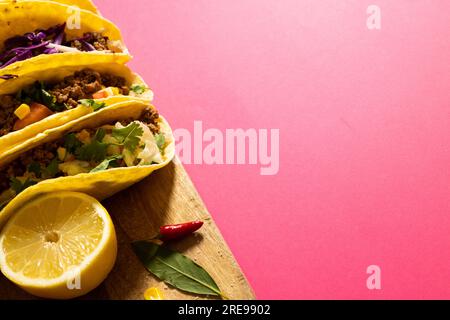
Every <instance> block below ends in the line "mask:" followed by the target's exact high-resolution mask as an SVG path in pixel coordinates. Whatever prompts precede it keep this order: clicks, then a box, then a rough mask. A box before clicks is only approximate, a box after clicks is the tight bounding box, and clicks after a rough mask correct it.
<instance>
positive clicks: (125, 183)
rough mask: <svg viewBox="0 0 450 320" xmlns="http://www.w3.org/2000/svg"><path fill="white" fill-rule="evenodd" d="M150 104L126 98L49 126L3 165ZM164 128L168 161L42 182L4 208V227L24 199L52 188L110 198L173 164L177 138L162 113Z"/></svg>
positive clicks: (129, 115) (2, 162)
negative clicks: (123, 100) (60, 139)
mask: <svg viewBox="0 0 450 320" xmlns="http://www.w3.org/2000/svg"><path fill="white" fill-rule="evenodd" d="M148 106H149V105H148V104H147V103H144V102H140V101H133V102H122V103H118V104H116V105H114V106H112V107H110V108H107V109H103V110H101V111H99V112H98V113H95V114H89V115H86V116H84V117H83V118H81V119H79V120H78V121H73V122H71V123H68V124H66V125H64V126H62V127H60V128H54V129H50V130H47V131H46V132H44V133H41V134H39V135H38V136H37V137H35V138H34V139H33V140H30V141H28V142H27V143H25V144H23V145H22V147H21V148H20V150H18V149H17V150H15V152H13V153H12V154H11V153H10V154H9V156H8V157H2V158H1V159H0V167H3V166H5V165H6V164H8V163H9V162H10V161H13V160H14V159H16V158H17V157H19V156H20V154H22V153H23V152H26V151H28V150H31V149H33V148H35V147H37V146H39V145H41V144H44V143H46V142H50V141H54V140H56V139H59V138H61V137H63V136H64V135H65V134H67V133H70V132H77V131H80V130H82V129H86V128H97V127H100V126H102V125H104V124H107V123H110V122H112V121H120V120H122V119H129V118H134V119H137V118H139V116H140V115H141V113H142V111H143V110H145V109H146V108H147V107H148ZM160 126H161V130H162V131H163V132H165V135H166V136H168V137H169V139H167V144H166V147H165V151H164V162H163V163H161V164H157V165H148V166H139V167H128V168H115V169H108V170H106V171H102V172H95V173H83V174H79V175H76V176H68V177H60V178H56V179H49V180H44V181H42V182H39V183H38V184H36V185H34V186H32V187H30V188H28V189H26V190H24V191H23V192H22V193H20V194H19V195H17V196H16V197H15V198H14V199H13V200H12V201H11V202H10V203H9V204H8V205H7V206H6V207H5V208H3V210H1V211H0V228H2V227H3V226H4V225H5V223H6V222H7V221H8V219H9V218H10V217H11V216H12V215H13V214H14V212H15V211H17V209H18V208H19V207H20V206H21V205H23V204H24V203H26V202H28V201H30V200H32V199H33V198H34V197H36V196H38V195H40V194H43V193H48V192H58V191H77V192H82V193H86V194H89V195H91V196H93V197H95V198H96V199H98V200H103V199H106V198H108V197H110V196H112V195H114V194H115V193H117V192H119V191H122V190H124V189H126V188H128V187H130V186H131V185H133V184H135V183H137V182H139V181H141V180H142V179H144V178H145V177H147V176H148V175H150V174H151V173H152V172H153V171H155V170H158V169H160V168H162V167H164V166H166V165H167V164H169V163H170V162H171V161H172V159H173V158H174V156H175V139H174V137H173V134H172V130H171V129H170V126H169V124H168V123H167V121H166V120H165V119H164V118H163V117H160Z"/></svg>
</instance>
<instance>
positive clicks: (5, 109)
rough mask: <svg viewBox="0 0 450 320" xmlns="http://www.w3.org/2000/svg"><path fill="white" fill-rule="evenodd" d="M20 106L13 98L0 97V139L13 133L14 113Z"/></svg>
mask: <svg viewBox="0 0 450 320" xmlns="http://www.w3.org/2000/svg"><path fill="white" fill-rule="evenodd" d="M19 106H20V102H19V101H17V100H16V99H15V97H14V96H10V95H6V96H0V137H1V136H4V135H6V134H8V133H10V132H11V131H13V127H14V123H15V121H16V118H15V117H14V111H15V110H16V109H17V107H19Z"/></svg>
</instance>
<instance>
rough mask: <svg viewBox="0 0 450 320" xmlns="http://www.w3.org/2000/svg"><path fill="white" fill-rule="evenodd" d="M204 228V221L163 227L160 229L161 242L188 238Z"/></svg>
mask: <svg viewBox="0 0 450 320" xmlns="http://www.w3.org/2000/svg"><path fill="white" fill-rule="evenodd" d="M202 226H203V221H193V222H187V223H182V224H174V225H168V226H162V227H161V228H160V229H159V235H160V239H161V240H169V241H170V240H177V239H181V238H184V237H187V236H189V235H191V234H192V233H194V232H195V231H197V230H198V229H200V228H201V227H202Z"/></svg>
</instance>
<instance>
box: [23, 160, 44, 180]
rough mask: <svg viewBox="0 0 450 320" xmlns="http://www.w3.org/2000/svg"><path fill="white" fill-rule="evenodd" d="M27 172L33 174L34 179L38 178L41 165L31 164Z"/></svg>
mask: <svg viewBox="0 0 450 320" xmlns="http://www.w3.org/2000/svg"><path fill="white" fill-rule="evenodd" d="M27 171H28V172H30V173H34V175H35V176H36V178H40V177H41V173H42V172H41V165H40V164H39V163H37V162H32V163H31V164H30V165H29V166H28V168H27Z"/></svg>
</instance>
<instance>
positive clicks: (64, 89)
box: [48, 69, 130, 108]
mask: <svg viewBox="0 0 450 320" xmlns="http://www.w3.org/2000/svg"><path fill="white" fill-rule="evenodd" d="M103 87H117V88H119V93H120V94H123V95H128V94H129V93H130V89H129V88H128V87H127V86H126V80H125V78H123V77H119V76H114V75H111V74H100V73H99V72H97V71H93V70H91V69H85V70H82V71H78V72H76V73H75V74H74V75H73V76H69V77H66V78H65V79H64V80H63V81H62V82H60V83H58V84H56V85H54V86H53V87H50V89H49V90H48V91H49V93H50V94H51V95H53V96H54V97H55V98H56V102H57V103H59V104H66V105H68V106H70V107H72V108H75V107H76V106H77V105H78V101H79V100H81V99H91V98H92V95H93V94H94V93H96V92H98V91H100V90H102V88H103Z"/></svg>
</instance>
